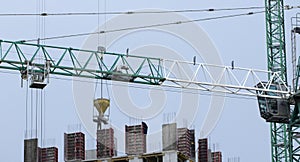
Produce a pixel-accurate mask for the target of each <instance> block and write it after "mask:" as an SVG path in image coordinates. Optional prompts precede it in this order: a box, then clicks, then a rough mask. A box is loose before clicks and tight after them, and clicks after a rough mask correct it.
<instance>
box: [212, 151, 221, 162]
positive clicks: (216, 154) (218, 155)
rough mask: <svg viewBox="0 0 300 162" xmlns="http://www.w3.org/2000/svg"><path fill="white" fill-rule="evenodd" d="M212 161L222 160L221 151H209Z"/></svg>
mask: <svg viewBox="0 0 300 162" xmlns="http://www.w3.org/2000/svg"><path fill="white" fill-rule="evenodd" d="M211 158H212V162H222V152H220V151H217V152H212V153H211Z"/></svg>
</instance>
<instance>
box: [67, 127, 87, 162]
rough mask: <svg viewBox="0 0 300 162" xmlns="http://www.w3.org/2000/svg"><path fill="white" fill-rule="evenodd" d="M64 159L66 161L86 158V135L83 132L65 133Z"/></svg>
mask: <svg viewBox="0 0 300 162" xmlns="http://www.w3.org/2000/svg"><path fill="white" fill-rule="evenodd" d="M64 159H65V161H76V160H84V159H85V135H84V134H83V133H82V132H75V133H69V134H67V133H65V134H64Z"/></svg>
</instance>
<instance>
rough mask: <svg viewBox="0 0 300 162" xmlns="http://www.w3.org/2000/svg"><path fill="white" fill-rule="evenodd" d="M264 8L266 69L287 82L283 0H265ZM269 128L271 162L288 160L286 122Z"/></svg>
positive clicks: (274, 124) (272, 124)
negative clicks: (278, 74) (277, 74)
mask: <svg viewBox="0 0 300 162" xmlns="http://www.w3.org/2000/svg"><path fill="white" fill-rule="evenodd" d="M265 8H266V38H267V57H268V70H270V71H274V72H280V77H281V79H282V80H283V81H285V82H286V84H287V72H286V69H287V68H286V49H285V32H284V4H283V0H266V1H265ZM269 77H270V76H269ZM269 79H270V78H269ZM270 128H271V147H272V148H271V149H272V162H283V161H284V162H288V161H289V154H288V153H289V151H288V146H289V145H288V131H287V124H285V123H276V122H271V123H270Z"/></svg>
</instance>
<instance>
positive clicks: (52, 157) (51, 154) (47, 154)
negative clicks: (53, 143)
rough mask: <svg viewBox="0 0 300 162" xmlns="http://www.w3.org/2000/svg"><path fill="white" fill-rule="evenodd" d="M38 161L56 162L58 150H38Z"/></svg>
mask: <svg viewBox="0 0 300 162" xmlns="http://www.w3.org/2000/svg"><path fill="white" fill-rule="evenodd" d="M38 150H39V154H38V156H39V157H38V159H39V160H38V161H39V162H58V148H57V147H46V148H39V149H38Z"/></svg>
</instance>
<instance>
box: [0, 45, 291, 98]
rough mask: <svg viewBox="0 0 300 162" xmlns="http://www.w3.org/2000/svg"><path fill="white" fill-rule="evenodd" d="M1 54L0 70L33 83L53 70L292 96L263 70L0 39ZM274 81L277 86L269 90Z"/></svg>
mask: <svg viewBox="0 0 300 162" xmlns="http://www.w3.org/2000/svg"><path fill="white" fill-rule="evenodd" d="M0 58H1V59H0V69H8V70H15V71H19V72H20V73H21V75H22V78H23V79H28V78H31V80H32V79H34V81H36V82H38V81H44V79H45V78H47V77H48V75H51V74H53V75H61V76H74V77H83V78H94V79H107V80H116V81H124V82H132V83H139V84H149V85H161V86H166V87H175V88H184V89H194V90H202V91H208V92H221V93H227V94H235V95H244V96H260V97H269V98H287V97H289V96H290V94H291V93H290V91H289V88H288V87H287V85H285V82H283V81H282V80H280V77H279V74H280V73H279V72H278V73H277V72H271V71H267V70H255V69H247V68H239V67H234V68H232V66H221V65H211V64H204V63H195V62H188V61H180V60H168V59H161V58H153V57H144V56H134V55H128V54H117V53H109V52H105V51H92V50H82V49H75V48H65V47H56V46H47V45H40V44H30V43H24V42H12V41H4V40H1V41H0ZM268 76H271V77H270V79H269V80H267V77H268ZM275 81H276V83H278V84H282V86H281V87H282V88H280V89H274V88H272V84H273V83H274V82H275ZM257 84H259V85H260V86H255V85H257ZM44 86H45V84H43V85H42V86H39V85H36V86H34V85H33V87H32V88H36V87H37V88H44ZM274 94H275V95H274Z"/></svg>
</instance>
